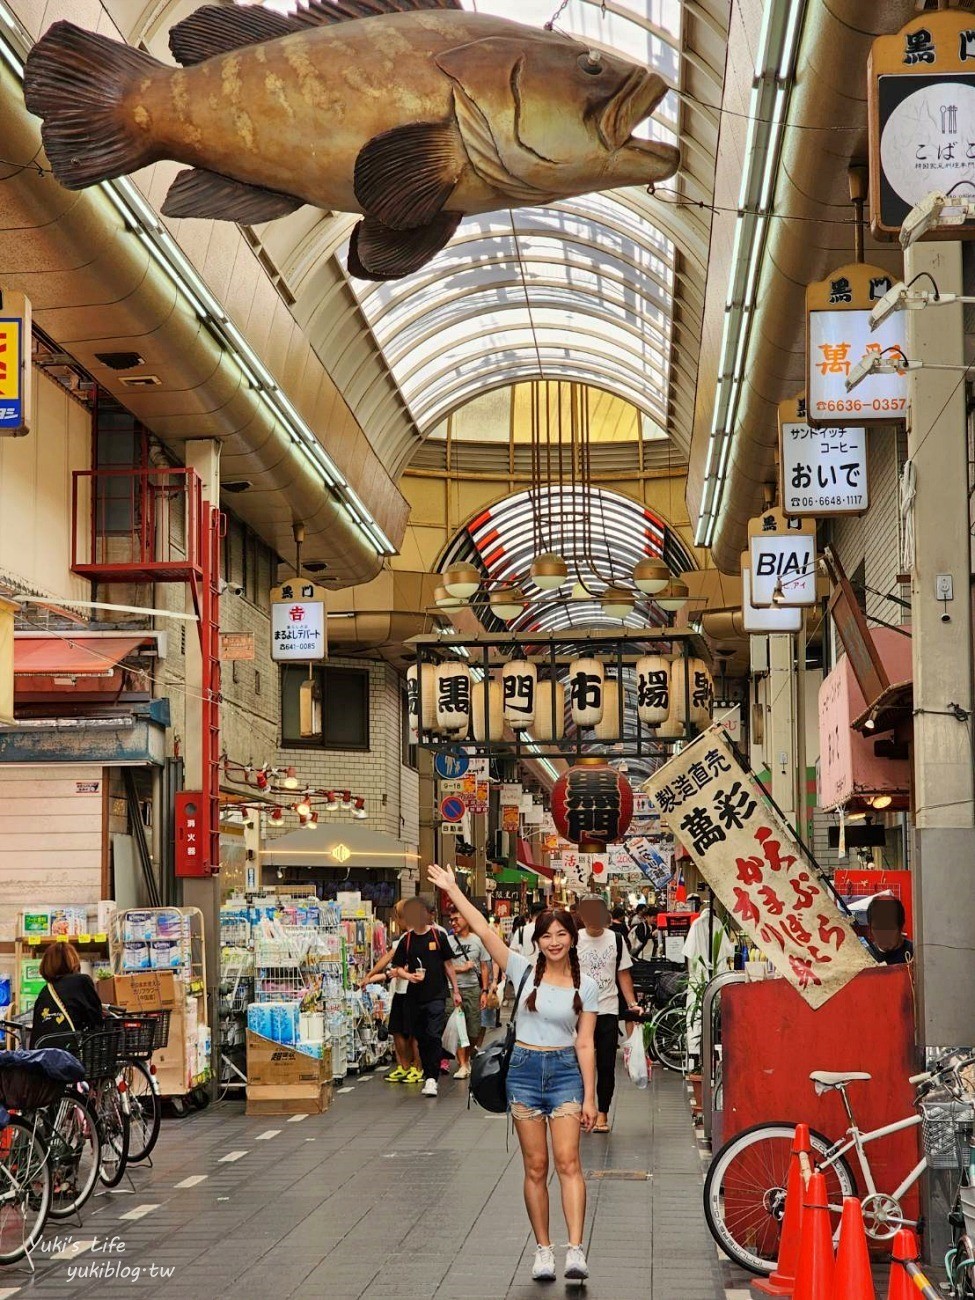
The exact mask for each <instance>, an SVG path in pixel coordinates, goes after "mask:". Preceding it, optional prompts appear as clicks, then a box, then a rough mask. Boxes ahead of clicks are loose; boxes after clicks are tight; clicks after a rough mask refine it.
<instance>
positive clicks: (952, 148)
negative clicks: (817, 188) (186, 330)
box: [867, 9, 975, 239]
mask: <svg viewBox="0 0 975 1300" xmlns="http://www.w3.org/2000/svg"><path fill="white" fill-rule="evenodd" d="M867 123H868V131H869V141H870V225H871V228H872V230H873V232H874V234H876V235H895V234H896V233H897V232H898V231H899V230H900V228H901V226H902V224H903V222H904V219H905V217H906V216H907V214H908V213H909V212H910V210H911V208H913V207H914V206H915V205H916V204H918V203H920V202H921V201H922V200H923V199H925V198H926V197H927V196H928V195H929V194H930V193H931V192H932V191H934V190H936V191H940V192H941V193H942V194H948V195H950V194H951V191H952V190H953V189H955V188H956V187H958V186H959V185H960V186H961V187H962V193H964V194H966V195H967V196H969V197H970V196H971V187H972V186H973V185H975V18H973V15H972V14H971V12H968V13H964V12H962V10H961V9H946V10H944V11H941V12H938V13H925V14H922V15H920V16H919V17H917V18H914V19H912V20H911V22H909V23H908V24H907V26H906V27H902V28H901V30H900V31H899V32H898V33H897V35H896V36H880V37H878V38H877V39H876V40H875V41H874V43H873V46H872V48H871V50H870V59H869V62H868V64H867ZM964 233H966V232H965V231H963V230H961V229H959V227H958V226H954V227H951V228H950V229H946V230H942V231H939V232H937V234H936V235H935V238H939V237H940V238H942V239H946V238H947V239H958V238H959V237H960V236H962V235H963V234H964ZM967 233H969V234H971V233H972V227H971V226H969V227H968V229H967Z"/></svg>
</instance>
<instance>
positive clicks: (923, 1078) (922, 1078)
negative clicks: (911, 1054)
mask: <svg viewBox="0 0 975 1300" xmlns="http://www.w3.org/2000/svg"><path fill="white" fill-rule="evenodd" d="M932 1077H933V1076H932V1074H931V1071H930V1070H925V1071H924V1073H923V1074H912V1075H911V1077H910V1078H909V1079H908V1081H907V1082H908V1083H913V1084H918V1083H928V1082H930V1080H931V1079H932Z"/></svg>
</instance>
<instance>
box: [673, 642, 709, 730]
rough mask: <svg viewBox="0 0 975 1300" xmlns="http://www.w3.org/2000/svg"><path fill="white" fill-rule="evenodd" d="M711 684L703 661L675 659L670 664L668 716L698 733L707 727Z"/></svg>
mask: <svg viewBox="0 0 975 1300" xmlns="http://www.w3.org/2000/svg"><path fill="white" fill-rule="evenodd" d="M713 713H714V682H713V681H712V679H711V674H710V672H709V671H708V666H707V664H706V663H705V662H704V660H703V659H694V658H688V659H675V660H674V662H673V663H672V664H671V665H670V716H671V717H672V718H675V719H676V720H677V721H678V722H680V723H682V724H684V725H685V726H686V724H687V723H688V722H690V724H691V725H692V726H693V727H696V728H697V730H698V731H703V730H704V729H705V727H709V726H710V725H711V716H712V714H713Z"/></svg>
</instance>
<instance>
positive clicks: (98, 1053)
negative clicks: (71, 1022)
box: [77, 1026, 123, 1079]
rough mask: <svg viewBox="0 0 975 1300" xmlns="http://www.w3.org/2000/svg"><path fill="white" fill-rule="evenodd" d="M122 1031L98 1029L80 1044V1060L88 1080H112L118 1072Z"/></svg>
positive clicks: (117, 1029)
mask: <svg viewBox="0 0 975 1300" xmlns="http://www.w3.org/2000/svg"><path fill="white" fill-rule="evenodd" d="M122 1039H123V1034H122V1029H121V1026H118V1027H116V1026H113V1027H112V1028H111V1029H97V1030H96V1031H95V1032H94V1033H92V1034H85V1035H83V1037H82V1038H81V1039H80V1040H79V1043H78V1052H77V1055H78V1059H79V1060H80V1061H81V1064H82V1065H83V1066H84V1067H85V1078H86V1079H111V1078H112V1077H113V1076H114V1075H115V1074H117V1072H118V1058H119V1057H120V1056H121V1055H122Z"/></svg>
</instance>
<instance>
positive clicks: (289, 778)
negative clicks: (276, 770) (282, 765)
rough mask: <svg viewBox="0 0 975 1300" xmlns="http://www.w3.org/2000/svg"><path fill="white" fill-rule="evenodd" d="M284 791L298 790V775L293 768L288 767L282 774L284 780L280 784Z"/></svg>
mask: <svg viewBox="0 0 975 1300" xmlns="http://www.w3.org/2000/svg"><path fill="white" fill-rule="evenodd" d="M281 784H282V786H284V788H285V790H297V789H298V774H297V772H296V771H295V769H294V768H293V767H289V768H288V770H287V771H286V772H285V774H284V780H283V781H282V782H281Z"/></svg>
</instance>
